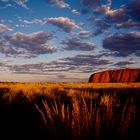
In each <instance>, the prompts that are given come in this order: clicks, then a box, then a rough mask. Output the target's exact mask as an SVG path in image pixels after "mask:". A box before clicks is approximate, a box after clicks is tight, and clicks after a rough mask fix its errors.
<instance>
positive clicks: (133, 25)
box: [115, 20, 140, 29]
mask: <svg viewBox="0 0 140 140" xmlns="http://www.w3.org/2000/svg"><path fill="white" fill-rule="evenodd" d="M115 27H116V28H118V29H121V28H126V29H138V28H140V23H139V22H136V21H133V20H129V21H126V22H122V23H118V24H116V25H115Z"/></svg>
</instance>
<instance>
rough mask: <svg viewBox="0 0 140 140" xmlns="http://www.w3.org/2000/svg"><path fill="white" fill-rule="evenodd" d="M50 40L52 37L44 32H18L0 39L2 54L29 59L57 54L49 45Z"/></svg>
mask: <svg viewBox="0 0 140 140" xmlns="http://www.w3.org/2000/svg"><path fill="white" fill-rule="evenodd" d="M50 39H52V36H51V35H49V34H48V33H47V32H42V31H40V32H34V33H32V34H25V33H21V32H16V33H14V34H12V35H3V36H1V37H0V52H1V53H3V54H5V55H6V56H19V57H20V56H26V57H27V58H30V57H37V56H38V55H40V54H47V53H53V52H56V48H54V47H52V46H50V45H49V44H48V41H49V40H50Z"/></svg>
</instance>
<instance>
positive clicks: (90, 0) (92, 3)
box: [82, 0, 101, 7]
mask: <svg viewBox="0 0 140 140" xmlns="http://www.w3.org/2000/svg"><path fill="white" fill-rule="evenodd" d="M82 3H83V4H84V6H87V7H98V6H100V5H101V2H100V0H82Z"/></svg>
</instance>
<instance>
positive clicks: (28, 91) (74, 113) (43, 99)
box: [0, 83, 140, 140]
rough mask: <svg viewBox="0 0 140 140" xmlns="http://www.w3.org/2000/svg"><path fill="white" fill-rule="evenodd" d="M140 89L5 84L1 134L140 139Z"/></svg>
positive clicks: (36, 139) (37, 138)
mask: <svg viewBox="0 0 140 140" xmlns="http://www.w3.org/2000/svg"><path fill="white" fill-rule="evenodd" d="M139 93H140V84H138V83H135V84H134V83H133V84H132V83H124V84H116V83H113V84H86V83H85V84H84V83H82V84H80V83H77V84H76V83H71V84H64V83H54V84H52V83H49V84H46V83H32V84H31V83H16V84H14V83H6V84H3V83H1V84H0V111H1V115H0V129H1V130H2V132H1V134H2V135H3V136H4V137H5V139H9V137H10V139H24V140H25V139H33V140H46V139H47V140H53V139H54V140H58V139H61V140H90V139H91V140H105V139H107V140H109V139H110V140H120V139H121V140H133V139H136V138H137V137H138V139H140V136H139V130H140V119H139V118H140V95H139ZM16 134H20V137H18V135H16Z"/></svg>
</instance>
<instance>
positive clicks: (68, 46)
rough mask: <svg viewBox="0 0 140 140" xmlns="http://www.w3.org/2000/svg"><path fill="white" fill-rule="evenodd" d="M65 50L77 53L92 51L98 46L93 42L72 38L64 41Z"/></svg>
mask: <svg viewBox="0 0 140 140" xmlns="http://www.w3.org/2000/svg"><path fill="white" fill-rule="evenodd" d="M62 44H63V45H64V49H65V50H70V51H71V50H75V51H92V50H94V49H95V47H96V45H95V44H94V43H91V42H85V41H81V40H80V39H76V38H71V39H67V40H64V41H63V42H62Z"/></svg>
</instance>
